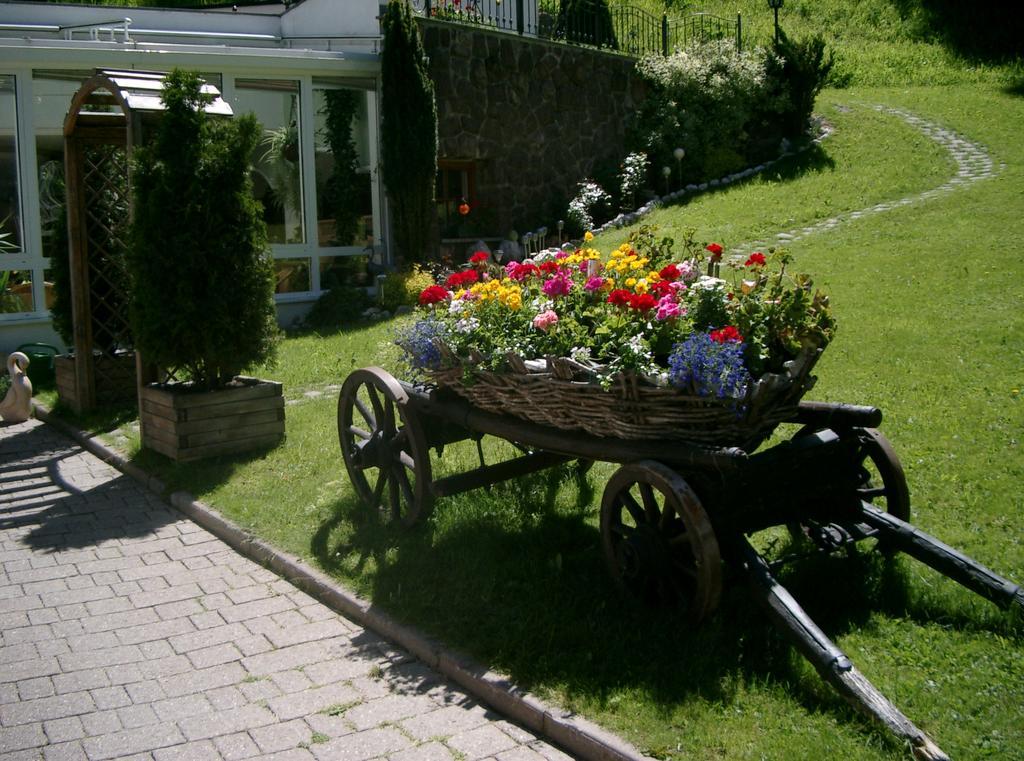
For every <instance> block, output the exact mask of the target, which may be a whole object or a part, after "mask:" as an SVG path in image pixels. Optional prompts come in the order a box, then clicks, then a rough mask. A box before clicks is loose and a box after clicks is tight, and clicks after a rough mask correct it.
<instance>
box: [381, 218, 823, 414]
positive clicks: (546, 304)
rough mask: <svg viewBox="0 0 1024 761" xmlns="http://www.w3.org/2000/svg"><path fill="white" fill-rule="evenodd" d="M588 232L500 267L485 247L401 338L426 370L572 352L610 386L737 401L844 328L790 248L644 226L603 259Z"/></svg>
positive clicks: (432, 296) (427, 292) (428, 297)
mask: <svg viewBox="0 0 1024 761" xmlns="http://www.w3.org/2000/svg"><path fill="white" fill-rule="evenodd" d="M592 242H593V235H591V234H590V233H587V234H586V236H585V237H584V241H583V243H582V245H580V246H579V247H575V248H570V249H566V248H562V249H548V250H546V251H542V252H540V253H539V254H537V255H535V256H533V257H532V258H530V259H526V260H524V261H522V262H509V263H508V264H506V265H505V266H504V267H499V266H497V265H496V264H494V263H493V262H492V261H491V259H490V256H489V255H488V254H487V253H485V252H476V253H474V254H473V255H472V256H471V257H470V259H469V262H468V263H467V266H466V268H465V269H462V270H460V271H457V272H455V273H453V274H451V275H449V276H448V277H447V278H445V279H444V280H443V281H442V282H439V283H438V284H436V285H432V286H430V287H428V288H426V289H424V290H423V291H422V293H421V294H420V297H419V303H420V311H421V314H420V319H418V320H417V321H416V322H415V323H414V324H413V325H411V326H409V327H407V328H405V329H404V330H402V331H400V333H399V335H398V337H397V340H396V343H397V344H398V345H399V346H400V347H401V348H402V349H403V350H404V354H405V359H406V361H407V362H408V363H409V365H410V366H411V367H412V368H413V369H414V370H417V371H424V372H426V373H427V374H428V375H429V374H430V372H431V371H437V370H441V369H443V368H444V367H446V366H450V365H451V364H452V363H459V362H462V361H464V360H471V362H470V363H469V364H468V365H467V366H472V367H482V368H486V369H489V370H496V371H502V370H507V369H508V363H509V356H510V355H513V356H516V357H521V358H522V359H524V360H538V359H540V360H543V359H545V358H554V357H560V358H562V357H564V358H568V359H569V360H571V361H572V362H573V363H574V365H575V366H577V367H579V368H580V369H581V370H586V371H588V372H589V374H590V375H591V377H593V378H594V379H595V380H597V381H599V382H600V383H601V384H602V385H604V386H605V387H608V386H609V385H610V384H611V383H612V381H613V379H614V378H616V377H618V376H619V375H620V374H621V373H630V372H631V373H635V374H637V375H639V376H641V377H642V378H644V379H646V380H647V381H649V382H650V383H653V384H656V385H659V386H671V387H674V388H676V389H679V390H680V391H682V392H685V393H689V394H694V395H698V396H706V397H717V398H733V399H741V398H743V396H744V394H745V393H746V390H747V388H748V386H749V385H750V384H751V383H752V381H756V380H757V379H758V378H760V377H762V376H764V375H765V374H767V373H779V372H782V371H783V370H784V366H785V364H786V363H787V362H789V361H790V360H793V359H795V358H797V356H798V355H799V354H800V353H801V351H804V350H807V349H820V348H824V346H826V345H827V344H828V342H829V341H830V340H831V338H832V336H833V334H834V332H835V322H834V320H833V317H832V313H831V310H830V308H829V302H828V297H827V296H826V295H825V294H824V293H822V292H821V291H819V290H816V289H814V287H813V285H812V282H811V280H810V278H809V277H808V276H806V275H803V274H793V273H791V272H790V266H791V264H792V262H791V257H790V256H789V255H788V254H787V253H786V252H785V251H784V250H781V249H779V250H769V251H768V252H761V251H757V252H754V253H752V254H749V255H748V256H742V257H733V258H729V259H725V258H724V256H723V248H722V246H721V245H720V244H718V243H708V244H706V245H704V244H700V243H697V242H696V241H695V240H694V232H693V231H692V230H688V231H686V233H685V239H684V240H683V241H682V244H681V246H680V247H679V248H680V250H679V251H678V252H677V251H676V248H677V247H676V245H675V242H674V241H673V240H672V239H671V238H667V237H664V238H659V237H658V236H657V234H656V230H655V229H654V228H650V227H642V228H640V229H639V230H638V231H636V232H634V233H633V234H632V235H631V236H630V237H629V239H628V240H627V241H626V242H625V243H623V244H622V245H621V246H619V247H618V248H617V249H615V250H614V251H612V252H611V253H610V254H609V255H607V256H605V255H603V254H601V253H600V252H599V251H598V250H596V249H595V248H593V247H592Z"/></svg>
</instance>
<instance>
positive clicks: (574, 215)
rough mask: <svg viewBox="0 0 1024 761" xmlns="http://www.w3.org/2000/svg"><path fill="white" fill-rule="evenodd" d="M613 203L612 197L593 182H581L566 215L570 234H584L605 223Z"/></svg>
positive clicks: (588, 180)
mask: <svg viewBox="0 0 1024 761" xmlns="http://www.w3.org/2000/svg"><path fill="white" fill-rule="evenodd" d="M611 201H612V197H611V195H610V194H609V193H608V192H607V191H606V190H604V188H602V187H601V186H600V185H598V184H597V183H596V182H594V181H593V180H590V179H587V180H583V181H582V182H580V183H579V185H578V186H577V190H576V196H575V198H573V199H572V200H571V201H570V202H569V210H568V212H567V214H566V216H567V217H568V222H569V232H570V234H572V233H576V234H582V233H584V232H585V231H587V230H591V229H593V228H594V227H596V226H597V225H599V224H600V223H601V222H604V221H605V220H606V219H607V218H608V211H609V204H611Z"/></svg>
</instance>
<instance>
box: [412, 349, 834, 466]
mask: <svg viewBox="0 0 1024 761" xmlns="http://www.w3.org/2000/svg"><path fill="white" fill-rule="evenodd" d="M441 349H442V354H443V356H444V368H443V369H440V370H434V371H432V372H431V373H430V374H431V377H432V379H433V381H434V382H435V383H437V385H438V386H441V387H444V388H449V389H451V390H452V391H454V392H455V393H457V394H458V395H459V396H461V397H463V398H465V399H466V400H468V401H469V402H471V403H472V404H473V405H474V406H475V407H477V408H479V409H481V410H485V411H487V412H495V413H499V414H503V415H514V416H516V417H519V418H522V419H525V420H529V421H532V422H534V423H540V424H543V425H549V426H553V427H555V428H560V429H564V430H569V431H586V432H587V433H591V434H594V435H595V436H602V437H607V438H619V439H648V440H650V439H670V440H673V441H682V442H687V443H690V444H696V445H700V446H712V447H740V448H743V449H746V450H747V451H753V450H754V449H756V448H757V447H758V446H759V445H760V444H761V443H762V442H763V441H764V440H765V439H767V438H768V437H769V436H770V435H771V433H772V431H773V430H774V429H775V427H776V426H777V425H778V424H779V423H781V422H782V421H784V420H787V419H791V418H792V416H793V414H794V413H795V411H796V408H797V405H798V403H799V402H800V399H801V398H802V397H803V395H804V394H805V393H806V392H807V391H808V390H810V388H811V387H812V386H813V385H814V382H815V380H816V378H815V377H814V376H812V375H811V374H810V371H811V369H812V368H813V367H814V364H815V362H817V360H818V357H819V356H820V355H821V351H822V350H821V349H820V348H817V347H812V348H807V349H805V350H804V351H803V352H801V354H800V355H799V356H798V357H797V358H796V359H794V360H792V361H791V362H787V363H786V366H785V371H784V372H783V373H777V374H768V375H764V376H762V377H761V378H760V379H759V380H758V381H757V382H756V383H752V384H750V386H749V387H748V390H747V394H746V395H745V396H744V397H743V398H742V399H740V400H736V399H731V398H726V399H717V398H713V397H706V396H695V395H692V394H686V393H683V392H681V391H678V390H676V389H672V388H666V387H664V386H659V385H656V384H655V383H653V382H651V381H650V380H648V379H646V378H644V377H642V376H639V375H637V374H635V373H620V374H619V375H617V376H616V377H615V379H614V381H613V383H612V386H611V387H610V388H608V389H607V390H606V389H605V388H604V387H602V386H601V385H600V383H598V382H597V374H596V370H595V368H593V367H586V366H584V365H581V364H578V363H576V362H574V361H572V360H570V359H566V358H557V359H548V360H545V361H530V360H523V359H522V358H521V357H518V356H516V355H514V354H510V355H508V356H507V359H508V365H509V367H510V371H508V372H494V371H492V370H487V369H484V368H482V367H480V362H481V360H482V359H483V358H482V357H479V356H477V357H470V358H469V359H468V360H467V359H462V358H459V357H457V356H455V355H454V354H453V353H451V351H449V350H447V347H445V346H443V345H441Z"/></svg>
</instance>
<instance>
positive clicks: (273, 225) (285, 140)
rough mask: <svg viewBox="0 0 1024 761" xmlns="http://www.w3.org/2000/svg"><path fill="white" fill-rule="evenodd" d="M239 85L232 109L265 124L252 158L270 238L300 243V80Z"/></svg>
mask: <svg viewBox="0 0 1024 761" xmlns="http://www.w3.org/2000/svg"><path fill="white" fill-rule="evenodd" d="M235 87H236V90H235V99H234V103H232V104H231V106H232V108H233V109H234V112H235V113H236V114H245V113H249V112H252V113H254V114H255V115H256V118H257V119H258V120H259V122H260V124H261V125H262V126H263V142H262V144H261V145H260V146H259V148H257V149H256V155H255V156H254V157H253V188H254V190H255V193H256V198H257V199H258V200H259V201H260V202H261V203H262V204H263V217H264V219H265V220H266V222H267V232H268V233H269V235H270V242H271V243H302V242H303V241H305V235H304V233H303V225H302V168H301V163H302V162H301V156H302V151H301V149H300V136H301V129H300V125H299V83H298V82H295V81H292V80H270V79H239V80H237V81H236V82H235Z"/></svg>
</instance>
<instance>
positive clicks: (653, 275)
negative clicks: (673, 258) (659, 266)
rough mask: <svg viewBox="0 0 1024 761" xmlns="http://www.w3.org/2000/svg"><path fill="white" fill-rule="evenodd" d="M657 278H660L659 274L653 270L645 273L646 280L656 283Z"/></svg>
mask: <svg viewBox="0 0 1024 761" xmlns="http://www.w3.org/2000/svg"><path fill="white" fill-rule="evenodd" d="M659 280H661V275H659V274H658V273H657V272H655V271H654V270H651V271H650V272H648V273H647V281H648V282H649V283H657V282H658V281H659Z"/></svg>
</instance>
